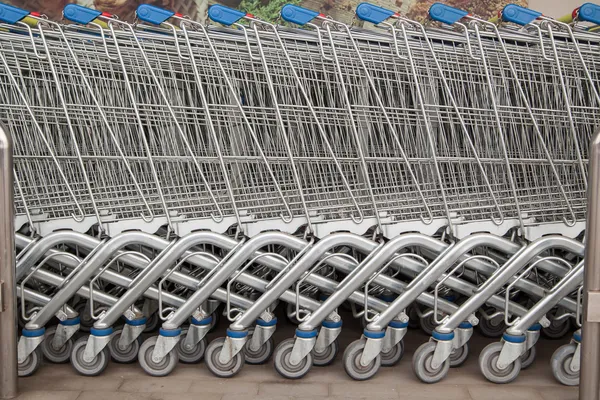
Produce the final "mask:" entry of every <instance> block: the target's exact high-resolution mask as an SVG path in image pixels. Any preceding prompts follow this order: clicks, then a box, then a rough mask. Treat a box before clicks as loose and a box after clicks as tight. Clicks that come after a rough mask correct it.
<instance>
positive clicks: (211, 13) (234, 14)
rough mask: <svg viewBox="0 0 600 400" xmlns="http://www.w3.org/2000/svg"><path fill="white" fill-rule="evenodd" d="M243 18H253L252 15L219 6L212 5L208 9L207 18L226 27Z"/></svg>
mask: <svg viewBox="0 0 600 400" xmlns="http://www.w3.org/2000/svg"><path fill="white" fill-rule="evenodd" d="M244 17H251V18H252V17H254V16H253V15H252V14H248V13H245V12H243V11H240V10H236V9H234V8H229V7H225V6H222V5H220V4H214V5H212V6H210V8H209V9H208V18H210V19H211V20H213V21H215V22H218V23H219V24H223V25H226V26H230V25H233V24H235V23H236V22H238V21H239V20H240V19H242V18H244Z"/></svg>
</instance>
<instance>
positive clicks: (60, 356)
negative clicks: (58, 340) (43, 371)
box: [40, 326, 73, 364]
mask: <svg viewBox="0 0 600 400" xmlns="http://www.w3.org/2000/svg"><path fill="white" fill-rule="evenodd" d="M55 333H56V326H53V327H51V328H48V329H46V334H45V337H44V341H43V342H42V343H41V344H40V347H41V349H42V353H43V354H44V357H45V358H46V360H48V361H50V362H52V363H55V364H63V363H66V362H67V361H69V358H70V357H71V351H72V350H73V340H72V339H69V340H67V343H65V344H64V345H63V346H62V347H61V348H60V349H56V348H54V345H53V344H52V340H53V339H54V335H55Z"/></svg>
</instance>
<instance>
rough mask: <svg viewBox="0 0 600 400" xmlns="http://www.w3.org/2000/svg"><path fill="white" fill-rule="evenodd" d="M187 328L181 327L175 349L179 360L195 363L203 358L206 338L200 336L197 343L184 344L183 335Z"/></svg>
mask: <svg viewBox="0 0 600 400" xmlns="http://www.w3.org/2000/svg"><path fill="white" fill-rule="evenodd" d="M187 332H188V330H187V329H183V330H182V331H181V339H180V340H179V342H177V346H175V349H176V350H177V356H178V358H179V361H181V362H182V363H184V364H197V363H199V362H200V361H202V359H203V358H204V351H205V350H206V338H202V340H201V341H200V342H199V343H196V345H194V346H191V347H186V346H185V345H184V342H185V337H186V335H187Z"/></svg>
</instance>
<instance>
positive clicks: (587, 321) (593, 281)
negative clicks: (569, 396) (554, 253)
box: [579, 131, 600, 400]
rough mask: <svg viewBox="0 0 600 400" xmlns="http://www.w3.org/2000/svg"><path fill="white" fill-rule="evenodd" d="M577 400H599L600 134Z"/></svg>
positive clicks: (594, 156)
mask: <svg viewBox="0 0 600 400" xmlns="http://www.w3.org/2000/svg"><path fill="white" fill-rule="evenodd" d="M589 151H590V165H589V171H588V176H589V182H590V185H589V188H588V208H587V229H586V245H587V246H586V251H585V252H586V255H585V271H584V279H583V326H582V333H583V335H582V338H583V341H582V344H581V346H582V347H581V369H580V371H581V380H580V383H579V399H580V400H598V399H599V398H600V379H599V378H600V251H598V245H599V244H600V223H599V221H600V131H598V132H597V133H596V134H595V135H594V136H593V137H592V141H591V143H590V150H589Z"/></svg>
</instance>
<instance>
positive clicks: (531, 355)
mask: <svg viewBox="0 0 600 400" xmlns="http://www.w3.org/2000/svg"><path fill="white" fill-rule="evenodd" d="M535 354H536V351H535V346H534V347H532V348H530V349H529V350H527V351H526V352H525V353H523V354H521V369H527V368H529V367H530V366H531V364H533V362H534V361H535Z"/></svg>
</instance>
